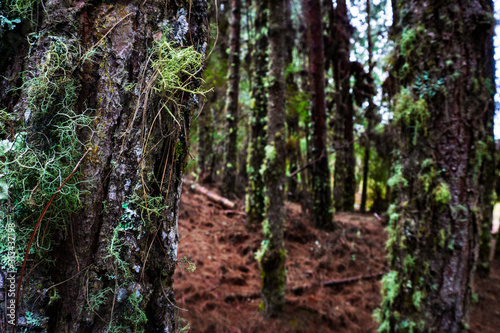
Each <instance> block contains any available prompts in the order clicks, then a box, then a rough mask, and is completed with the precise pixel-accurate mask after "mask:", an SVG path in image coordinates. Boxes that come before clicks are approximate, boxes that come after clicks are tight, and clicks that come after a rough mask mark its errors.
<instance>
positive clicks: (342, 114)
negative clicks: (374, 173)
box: [330, 0, 356, 211]
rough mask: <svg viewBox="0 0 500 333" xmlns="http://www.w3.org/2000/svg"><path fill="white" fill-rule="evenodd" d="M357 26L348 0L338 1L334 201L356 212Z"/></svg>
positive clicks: (333, 31) (334, 33)
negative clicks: (353, 54)
mask: <svg viewBox="0 0 500 333" xmlns="http://www.w3.org/2000/svg"><path fill="white" fill-rule="evenodd" d="M352 30H353V28H352V27H351V25H350V24H349V17H348V16H347V6H346V2H345V0H340V1H337V8H336V9H335V12H334V24H333V25H332V27H331V30H330V33H331V35H332V36H331V39H332V41H333V44H334V45H335V47H334V48H332V54H331V58H332V59H331V60H332V62H333V73H334V80H335V90H336V99H335V105H336V112H335V117H333V118H332V119H334V121H333V124H331V127H333V130H334V146H335V171H334V183H333V200H334V204H335V210H336V211H352V210H353V209H354V192H355V186H356V178H355V175H354V172H355V164H356V160H355V158H354V135H353V130H354V122H353V116H354V108H353V100H352V96H351V93H350V89H351V61H350V59H349V52H350V38H351V36H352Z"/></svg>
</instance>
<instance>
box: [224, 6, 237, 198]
mask: <svg viewBox="0 0 500 333" xmlns="http://www.w3.org/2000/svg"><path fill="white" fill-rule="evenodd" d="M231 9H232V16H231V36H230V48H229V52H230V54H229V65H228V67H229V73H228V78H229V80H228V87H227V95H226V132H227V139H226V159H225V167H224V176H223V177H222V192H223V193H224V195H226V196H227V195H230V194H234V193H235V185H236V172H237V168H236V164H237V161H238V150H237V149H238V146H237V143H238V141H237V140H238V132H237V131H238V121H239V119H238V118H239V116H238V100H239V91H240V90H239V87H240V45H241V38H240V30H241V0H232V2H231Z"/></svg>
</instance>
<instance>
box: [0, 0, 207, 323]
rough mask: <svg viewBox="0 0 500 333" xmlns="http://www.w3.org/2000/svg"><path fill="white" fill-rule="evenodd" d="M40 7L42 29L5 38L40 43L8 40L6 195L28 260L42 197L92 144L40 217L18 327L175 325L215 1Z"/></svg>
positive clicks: (1, 100) (2, 81)
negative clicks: (191, 147) (184, 201)
mask: <svg viewBox="0 0 500 333" xmlns="http://www.w3.org/2000/svg"><path fill="white" fill-rule="evenodd" d="M34 10H35V12H34V13H36V15H33V16H32V17H37V18H38V21H37V22H36V23H34V24H33V25H32V27H31V29H15V30H13V31H9V32H7V33H6V34H5V35H4V36H2V38H3V40H2V47H3V48H9V42H8V41H9V40H10V41H26V40H28V41H29V44H27V43H24V42H21V44H20V46H21V47H19V45H13V44H10V48H9V52H8V53H2V54H6V56H7V58H6V59H3V61H2V62H1V65H0V72H1V74H2V75H1V76H0V85H1V86H2V94H1V95H0V109H2V113H3V114H4V115H7V117H8V118H9V119H12V121H11V122H8V124H9V125H8V126H9V130H8V131H7V132H5V133H2V134H1V135H2V137H1V139H2V140H7V141H8V142H15V145H14V146H12V147H14V148H13V149H11V150H9V151H8V152H5V154H4V156H2V157H1V159H2V162H6V163H8V164H9V165H8V168H9V169H8V172H7V173H5V177H6V178H5V179H7V181H8V183H9V188H8V191H9V197H8V199H7V200H3V201H2V202H1V206H2V208H1V209H2V211H3V213H4V214H6V215H7V216H8V217H9V218H10V220H11V221H12V222H14V223H15V225H16V246H17V247H18V251H19V252H18V257H17V258H16V261H17V262H16V263H17V265H18V267H19V266H20V265H21V263H22V259H23V258H22V256H23V255H24V251H26V244H27V240H28V238H29V236H30V235H31V232H32V231H33V229H34V225H35V223H36V221H37V219H38V217H39V216H40V215H41V212H42V210H43V208H44V206H45V205H46V204H47V203H48V201H49V199H50V197H51V196H52V194H54V193H55V192H56V189H57V188H58V187H59V186H60V185H61V184H62V183H63V181H64V180H65V179H66V178H67V177H68V176H70V173H71V170H72V169H73V168H74V167H75V165H76V164H77V162H78V161H79V160H80V158H82V156H83V155H84V153H85V152H87V155H86V157H85V158H84V159H83V160H82V163H81V165H80V167H79V169H78V171H77V173H76V174H74V175H73V176H72V177H71V178H70V179H69V181H68V182H67V183H66V184H65V185H64V186H63V187H62V189H61V191H60V193H59V194H58V196H57V197H56V199H55V200H54V201H53V202H52V205H51V206H50V208H49V210H48V211H47V214H46V215H45V218H44V219H43V220H42V224H41V227H40V228H39V229H38V236H37V237H36V239H37V242H36V244H37V245H39V246H35V245H33V248H34V250H35V253H34V254H33V253H32V254H30V255H29V257H28V259H29V260H28V265H27V267H26V270H25V271H24V279H23V283H22V296H23V297H22V298H21V297H20V302H19V313H18V314H19V318H18V319H19V320H18V326H17V331H18V332H21V331H24V330H28V331H36V332H39V331H40V332H42V331H44V332H68V333H69V332H71V333H74V332H160V331H161V332H167V331H168V332H174V331H176V329H177V308H176V306H175V300H174V293H173V273H174V269H175V266H176V262H177V245H178V241H179V239H178V234H177V221H178V210H179V200H180V195H181V188H182V179H183V168H184V165H185V158H186V156H187V152H188V134H189V128H190V121H191V114H192V111H193V110H194V109H195V108H196V107H197V106H198V102H197V99H196V98H193V96H194V95H193V94H192V92H195V91H197V90H198V87H199V81H198V80H197V79H196V78H197V77H198V76H199V75H200V73H201V69H202V67H201V66H202V61H203V56H204V53H205V49H206V36H207V31H206V28H207V27H206V26H205V25H206V1H204V0H193V1H190V2H174V1H169V2H166V3H165V2H157V1H146V2H145V1H142V0H141V1H128V2H118V3H109V2H99V1H97V2H95V1H94V2H84V1H80V2H76V1H66V2H60V1H44V2H43V6H42V5H41V4H40V6H39V8H38V9H36V8H35V9H34ZM31 31H34V32H36V33H34V34H30V35H28V36H26V34H27V33H29V32H31ZM4 42H5V43H4ZM190 45H193V46H194V48H193V47H189V46H190ZM5 60H7V61H5ZM186 73H191V74H193V75H188V74H186ZM4 88H5V90H4ZM167 109H168V110H167ZM0 167H1V168H2V171H0V173H4V172H5V170H3V169H4V167H5V165H4V164H3V163H2V165H1V166H0ZM2 225H3V223H2ZM2 233H3V231H2ZM3 255H4V253H2V257H3ZM2 266H3V263H2ZM19 276H20V270H18V272H17V277H18V278H19ZM19 296H21V295H19ZM2 311H3V309H2ZM27 318H29V320H27Z"/></svg>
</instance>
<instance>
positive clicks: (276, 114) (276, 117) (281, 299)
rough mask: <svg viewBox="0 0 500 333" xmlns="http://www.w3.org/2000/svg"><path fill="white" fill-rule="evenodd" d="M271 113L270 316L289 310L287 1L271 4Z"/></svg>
mask: <svg viewBox="0 0 500 333" xmlns="http://www.w3.org/2000/svg"><path fill="white" fill-rule="evenodd" d="M269 5H270V6H269V60H270V66H269V111H268V130H267V133H268V143H267V146H266V148H265V151H266V159H265V164H264V166H263V168H265V169H264V178H265V181H266V187H265V191H266V198H265V200H266V219H265V220H264V224H263V240H262V245H261V248H260V250H259V252H258V253H257V260H258V261H259V266H260V269H261V274H260V276H261V280H262V288H261V290H262V305H263V307H264V312H265V314H266V315H268V316H276V315H278V314H279V313H281V312H282V311H283V310H284V308H285V288H286V268H285V261H286V250H285V239H284V228H285V207H284V202H285V171H286V141H285V138H286V132H285V119H286V113H285V79H284V58H285V7H286V5H285V0H275V1H271V2H270V3H269Z"/></svg>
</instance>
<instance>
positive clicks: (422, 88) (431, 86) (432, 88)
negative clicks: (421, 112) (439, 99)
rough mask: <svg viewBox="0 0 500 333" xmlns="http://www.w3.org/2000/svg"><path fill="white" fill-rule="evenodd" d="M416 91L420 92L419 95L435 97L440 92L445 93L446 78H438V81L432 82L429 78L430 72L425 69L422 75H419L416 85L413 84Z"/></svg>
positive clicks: (421, 96)
mask: <svg viewBox="0 0 500 333" xmlns="http://www.w3.org/2000/svg"><path fill="white" fill-rule="evenodd" d="M413 88H414V89H415V91H416V92H417V93H418V97H419V98H420V99H422V98H426V97H427V98H429V99H432V98H434V97H435V96H436V95H437V93H438V92H442V93H444V92H445V90H444V79H442V78H441V79H438V80H437V81H436V82H432V80H431V79H430V78H429V73H428V72H427V71H424V72H423V73H422V75H420V76H418V77H417V80H416V81H415V85H414V86H413Z"/></svg>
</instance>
